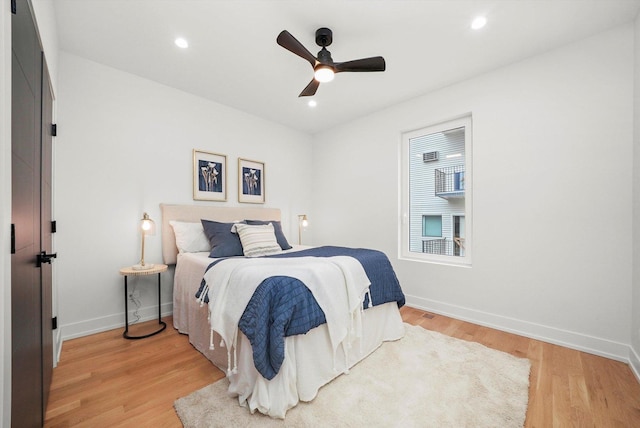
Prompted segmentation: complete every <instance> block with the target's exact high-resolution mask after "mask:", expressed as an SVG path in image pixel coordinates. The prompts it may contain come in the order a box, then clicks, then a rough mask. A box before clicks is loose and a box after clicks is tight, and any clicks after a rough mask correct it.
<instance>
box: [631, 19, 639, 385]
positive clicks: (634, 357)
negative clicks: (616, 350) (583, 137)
mask: <svg viewBox="0 0 640 428" xmlns="http://www.w3.org/2000/svg"><path fill="white" fill-rule="evenodd" d="M634 57H635V61H634V76H635V78H634V97H633V187H632V189H633V190H632V198H633V203H632V207H633V213H632V218H633V223H632V237H633V238H632V239H633V240H632V255H633V258H632V260H634V262H633V264H632V272H631V338H630V343H631V350H630V357H629V361H630V366H631V369H632V370H633V373H634V374H635V375H636V378H638V381H640V358H639V357H638V355H639V354H640V263H638V260H640V221H639V220H638V218H640V168H639V167H640V13H638V16H636V20H635V37H634Z"/></svg>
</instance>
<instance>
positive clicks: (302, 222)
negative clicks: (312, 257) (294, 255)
mask: <svg viewBox="0 0 640 428" xmlns="http://www.w3.org/2000/svg"><path fill="white" fill-rule="evenodd" d="M307 226H309V220H307V215H306V214H300V215H298V245H302V228H306V227H307Z"/></svg>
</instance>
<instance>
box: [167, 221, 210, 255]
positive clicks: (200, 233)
mask: <svg viewBox="0 0 640 428" xmlns="http://www.w3.org/2000/svg"><path fill="white" fill-rule="evenodd" d="M169 224H170V225H171V227H173V233H174V234H175V235H176V247H178V252H180V253H197V252H201V251H211V245H210V244H209V240H208V239H207V236H206V235H205V234H204V228H203V227H202V223H188V222H184V221H173V220H172V221H170V222H169Z"/></svg>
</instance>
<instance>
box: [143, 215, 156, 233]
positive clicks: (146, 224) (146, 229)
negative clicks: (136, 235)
mask: <svg viewBox="0 0 640 428" xmlns="http://www.w3.org/2000/svg"><path fill="white" fill-rule="evenodd" d="M140 229H142V233H143V234H145V235H155V234H156V222H155V221H153V220H151V219H150V218H149V214H147V213H144V214H143V215H142V219H141V220H140Z"/></svg>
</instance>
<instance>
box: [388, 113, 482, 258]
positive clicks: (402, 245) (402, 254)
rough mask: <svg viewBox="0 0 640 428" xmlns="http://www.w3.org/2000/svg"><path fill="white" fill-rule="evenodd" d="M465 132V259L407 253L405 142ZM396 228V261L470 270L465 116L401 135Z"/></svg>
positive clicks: (468, 130)
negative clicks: (397, 235) (459, 130)
mask: <svg viewBox="0 0 640 428" xmlns="http://www.w3.org/2000/svg"><path fill="white" fill-rule="evenodd" d="M459 127H464V129H465V138H464V144H465V148H464V150H465V198H464V199H465V208H464V213H460V214H459V215H464V217H465V255H464V256H448V255H440V254H429V253H421V252H415V251H409V229H410V228H409V218H410V216H409V210H410V206H409V204H410V199H409V196H410V195H409V173H410V171H409V141H410V140H411V139H412V138H417V137H420V136H423V135H428V134H432V133H436V132H441V131H444V130H448V129H454V128H459ZM400 145H401V146H400V160H401V162H400V175H401V177H400V183H401V189H400V210H399V211H400V220H401V221H400V224H399V239H398V247H399V248H398V257H399V258H400V259H402V260H410V261H419V262H427V263H439V264H447V265H454V266H463V267H471V264H472V253H473V152H472V146H473V144H472V116H471V114H466V115H464V116H459V117H457V118H454V119H451V120H446V121H442V122H438V123H435V124H432V125H429V126H426V127H424V128H420V129H417V130H413V131H408V132H403V133H402V138H401V142H400Z"/></svg>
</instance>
